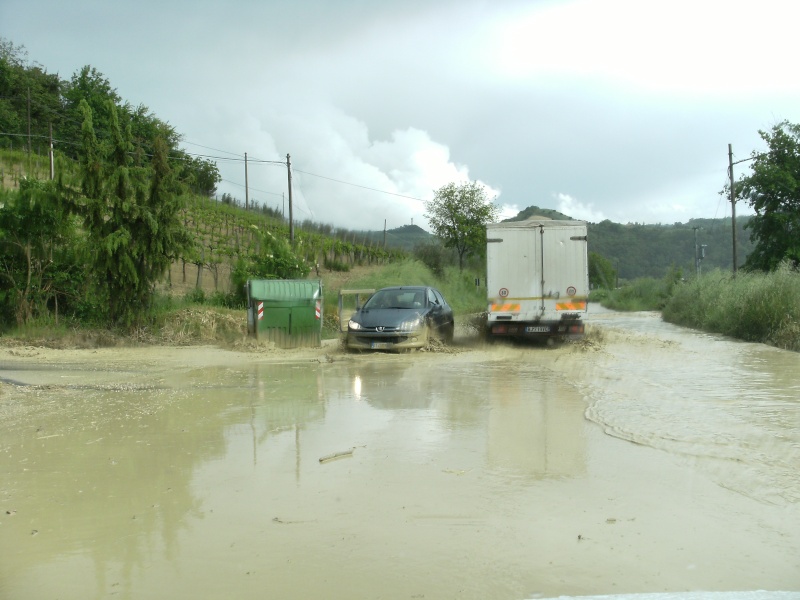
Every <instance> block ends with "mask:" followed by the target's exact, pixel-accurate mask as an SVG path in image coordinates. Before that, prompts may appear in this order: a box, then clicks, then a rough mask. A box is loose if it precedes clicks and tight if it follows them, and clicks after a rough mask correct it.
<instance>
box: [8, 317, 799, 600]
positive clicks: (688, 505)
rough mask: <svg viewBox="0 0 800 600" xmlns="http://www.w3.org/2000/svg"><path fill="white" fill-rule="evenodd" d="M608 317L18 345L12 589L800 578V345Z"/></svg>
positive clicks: (683, 585)
mask: <svg viewBox="0 0 800 600" xmlns="http://www.w3.org/2000/svg"><path fill="white" fill-rule="evenodd" d="M590 322H591V323H592V328H593V329H594V330H595V332H599V334H598V335H597V337H595V338H593V339H594V340H596V343H592V344H587V345H584V346H573V345H569V346H564V347H560V348H557V349H545V348H536V347H525V346H522V347H520V346H505V345H502V344H501V345H495V346H491V347H484V346H481V345H479V344H477V345H469V344H467V342H466V341H464V340H462V341H461V343H460V345H459V346H457V348H456V349H457V351H456V352H454V353H429V354H426V353H416V354H412V355H402V356H395V355H390V354H375V355H373V354H363V355H349V354H343V353H341V352H340V351H339V350H338V349H336V348H335V347H333V348H332V349H330V350H329V351H327V352H326V353H325V354H322V355H315V356H312V357H310V358H308V359H306V357H304V356H302V355H300V357H299V358H298V355H296V354H289V355H288V356H287V358H286V359H285V360H284V359H282V358H280V357H275V356H272V355H271V356H270V357H268V358H267V359H264V358H263V357H259V356H257V355H254V356H245V357H243V358H242V357H241V356H233V355H231V354H230V353H225V352H223V351H217V350H213V349H206V350H194V351H184V350H178V349H176V350H175V351H174V352H172V353H170V351H169V350H168V349H167V350H165V349H158V350H156V349H154V350H153V351H152V352H150V351H148V350H142V351H136V352H129V353H126V352H117V353H113V352H110V351H109V352H106V351H97V352H93V351H64V352H61V353H59V352H58V351H52V352H50V353H48V354H47V355H46V356H44V357H43V356H40V355H37V352H36V351H35V350H30V351H29V352H30V356H26V355H25V353H24V352H19V351H17V352H16V353H10V352H8V351H3V350H0V369H1V372H0V377H2V378H3V379H4V381H5V383H3V384H2V387H0V393H1V394H2V395H0V417H2V424H0V440H2V441H0V474H2V479H1V483H0V510H2V512H0V553H1V554H2V556H3V560H2V561H0V597H1V598H4V599H22V598H25V599H36V598H42V599H44V598H63V599H72V598H75V599H78V598H80V599H85V598H112V597H113V598H171V599H174V598H193V599H194V598H222V597H226V598H267V597H268V598H348V599H351V598H437V599H438V598H476V599H477V598H481V599H485V598H502V599H505V598H508V599H522V598H541V597H551V596H559V595H582V594H610V593H635V592H664V591H670V592H675V591H684V590H719V591H727V590H800V505H799V504H798V502H799V501H800V482H799V481H798V479H799V478H798V477H797V475H796V474H797V473H798V470H799V469H800V458H798V457H799V456H800V433H799V431H800V427H799V426H800V401H799V400H798V398H800V355H798V354H796V353H789V352H783V351H780V350H775V349H772V348H768V347H766V346H761V345H753V344H742V343H739V342H733V341H729V340H725V339H722V338H719V337H715V336H709V335H705V334H699V333H696V332H692V331H688V330H683V329H681V328H677V327H673V326H670V325H668V324H664V323H662V322H661V321H660V319H659V318H658V317H657V316H655V315H653V314H650V313H636V314H632V315H620V314H617V313H608V312H605V311H602V312H601V311H598V312H596V313H595V314H593V315H592V317H591V319H590ZM167 355H168V356H169V357H170V360H165V359H164V356H167ZM12 382H13V383H12ZM20 384H27V385H20Z"/></svg>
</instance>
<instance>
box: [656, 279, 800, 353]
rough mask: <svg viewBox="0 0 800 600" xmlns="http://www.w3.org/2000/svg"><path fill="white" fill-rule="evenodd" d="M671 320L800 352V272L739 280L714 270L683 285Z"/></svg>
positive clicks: (670, 306) (669, 311)
mask: <svg viewBox="0 0 800 600" xmlns="http://www.w3.org/2000/svg"><path fill="white" fill-rule="evenodd" d="M663 317H664V320H665V321H669V322H671V323H676V324H678V325H685V326H688V327H694V328H697V329H702V330H704V331H711V332H715V333H721V334H723V335H728V336H731V337H735V338H738V339H742V340H746V341H750V342H766V343H770V344H773V345H776V346H779V347H781V348H786V349H789V350H800V274H798V273H797V272H795V271H792V270H791V269H790V268H789V266H788V265H783V266H782V267H780V268H779V269H777V270H776V271H774V272H772V273H761V272H751V273H748V272H742V271H740V272H739V273H738V274H737V275H736V276H734V275H732V274H730V273H723V272H721V271H719V270H717V271H712V272H711V273H709V274H706V275H703V276H702V277H698V278H695V279H693V280H692V281H690V282H688V283H687V284H685V285H682V286H678V287H677V288H676V289H675V291H674V293H673V295H672V297H671V298H670V299H669V301H668V302H667V304H666V306H665V307H664V311H663Z"/></svg>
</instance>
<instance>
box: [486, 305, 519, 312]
mask: <svg viewBox="0 0 800 600" xmlns="http://www.w3.org/2000/svg"><path fill="white" fill-rule="evenodd" d="M521 309H522V306H521V305H520V304H492V312H519V311H520V310H521Z"/></svg>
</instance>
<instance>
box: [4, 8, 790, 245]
mask: <svg viewBox="0 0 800 600" xmlns="http://www.w3.org/2000/svg"><path fill="white" fill-rule="evenodd" d="M798 22H800V2H796V1H795V0H758V1H757V2H756V1H753V0H746V1H745V0H671V1H670V2H659V3H656V2H647V1H642V0H542V1H536V0H527V1H524V2H520V1H515V0H506V1H501V0H455V1H449V0H438V1H437V0H426V1H423V0H337V1H333V0H327V1H325V0H306V1H304V0H294V1H286V0H283V1H281V2H277V1H273V0H230V1H228V2H220V1H216V2H215V1H212V0H191V1H189V0H137V1H136V2H122V1H119V0H116V1H111V0H70V1H69V2H64V1H63V0H51V1H44V0H0V36H2V37H5V38H6V39H8V40H11V41H12V42H13V43H14V44H16V45H23V46H25V48H26V50H27V51H28V59H29V61H31V62H36V63H39V64H40V65H42V66H43V67H44V68H45V69H46V70H47V71H48V72H50V73H58V75H59V76H60V77H61V78H62V79H65V80H68V79H70V78H71V77H72V75H73V74H74V73H75V72H76V71H79V70H80V68H81V67H83V66H84V65H91V66H92V67H94V68H96V69H97V70H98V71H100V72H101V73H102V74H103V75H104V76H105V77H106V78H108V80H109V81H110V83H111V85H112V86H113V87H114V88H116V90H117V92H118V93H119V95H120V96H121V97H122V98H123V99H124V100H126V101H128V102H130V103H131V104H133V105H139V104H144V105H145V106H147V107H148V108H150V110H152V111H153V112H154V113H155V115H156V116H157V117H158V118H160V119H162V120H164V121H167V122H169V123H170V124H171V125H173V126H174V127H175V128H176V130H177V131H178V132H179V133H181V134H182V135H183V137H184V149H185V150H187V151H188V152H192V153H198V154H206V155H211V156H215V157H217V156H218V157H226V158H228V159H232V160H225V161H219V162H218V166H219V168H220V172H221V174H222V177H223V179H224V181H223V182H222V183H221V184H220V186H219V192H220V193H223V192H227V193H230V194H232V195H233V196H235V197H237V198H239V199H241V200H244V197H245V187H244V184H245V169H244V164H243V162H242V161H241V159H243V157H244V154H245V153H247V155H248V159H252V160H254V161H255V160H266V161H285V160H286V155H287V153H288V154H291V162H292V167H293V169H292V177H293V186H292V187H293V195H294V215H295V218H296V219H298V220H304V219H312V220H314V221H317V222H321V223H329V224H332V225H335V226H337V227H346V228H348V229H357V230H360V229H383V227H384V222H385V223H386V225H387V227H388V228H390V229H391V228H394V227H399V226H401V225H407V224H410V223H412V222H413V223H414V224H416V225H420V226H421V227H423V228H427V227H428V225H427V221H426V219H425V217H424V212H425V211H424V206H423V204H422V201H423V200H426V199H430V198H432V197H433V193H434V191H435V190H436V189H437V188H439V187H441V186H442V185H444V184H446V183H449V182H451V181H467V180H471V181H479V182H481V183H482V184H484V185H485V186H486V188H487V191H488V196H489V197H490V198H493V199H494V200H495V202H496V203H497V204H498V205H500V206H501V207H502V209H503V216H511V215H514V214H516V213H517V212H518V211H519V210H522V209H524V208H526V207H528V206H531V205H536V206H540V207H544V208H552V209H556V210H560V211H561V212H564V213H566V214H568V215H570V216H572V217H574V218H579V219H586V220H589V221H591V222H599V221H601V220H603V219H611V220H612V221H615V222H621V223H627V222H639V223H642V222H644V223H674V222H676V221H680V222H686V221H688V220H689V219H692V218H720V217H725V216H729V215H730V204H729V203H728V202H726V201H725V199H723V198H722V197H721V196H720V195H719V192H720V190H722V188H723V186H724V185H725V183H726V181H727V165H728V156H727V152H728V144H729V143H730V144H733V151H734V155H735V157H734V159H735V160H741V159H743V158H747V157H749V156H750V154H751V152H752V151H754V150H757V151H760V150H763V149H764V147H765V146H764V144H763V142H762V141H761V139H760V137H759V135H758V131H759V130H760V129H761V130H767V129H770V128H771V127H772V126H773V125H775V124H777V123H779V122H780V121H783V120H788V121H791V122H793V123H798V122H800V77H798V76H797V64H796V61H797V58H798V51H797V46H796V43H797V34H796V26H797V23H798ZM248 167H249V168H248V181H249V197H250V200H251V201H253V200H254V201H256V202H258V203H265V204H268V205H270V206H272V207H275V208H280V209H283V208H284V207H285V209H286V211H287V214H288V204H287V201H288V193H287V190H288V185H287V183H288V182H287V173H286V168H285V166H281V165H271V164H264V163H256V162H249V163H248ZM734 171H735V172H736V173H737V174H738V175H741V174H744V173H746V172H747V163H742V164H739V165H737V166H736V167H735V169H734ZM748 212H750V211H749V210H748V208H747V206H746V205H743V204H739V205H737V214H746V213H748Z"/></svg>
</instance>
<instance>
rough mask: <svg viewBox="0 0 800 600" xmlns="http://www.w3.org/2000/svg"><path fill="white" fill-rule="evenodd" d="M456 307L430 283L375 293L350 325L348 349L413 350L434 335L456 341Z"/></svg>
mask: <svg viewBox="0 0 800 600" xmlns="http://www.w3.org/2000/svg"><path fill="white" fill-rule="evenodd" d="M454 329H455V321H454V319H453V309H452V308H450V305H449V304H447V302H446V301H445V299H444V297H443V296H442V294H441V292H439V290H437V289H436V288H432V287H429V286H398V287H388V288H383V289H380V290H378V291H377V292H375V293H374V294H373V295H372V296H370V297H369V299H368V300H367V301H366V302H365V303H364V304H363V305H362V306H361V307H360V308H359V309H358V310H357V311H356V312H355V314H353V316H352V317H351V318H350V322H349V323H348V325H347V348H348V349H349V350H411V349H414V348H423V347H425V346H426V345H427V344H428V341H429V340H430V339H431V338H437V339H440V340H442V341H444V342H448V343H449V342H451V341H452V340H453V331H454Z"/></svg>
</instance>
